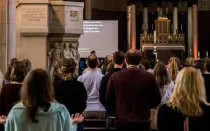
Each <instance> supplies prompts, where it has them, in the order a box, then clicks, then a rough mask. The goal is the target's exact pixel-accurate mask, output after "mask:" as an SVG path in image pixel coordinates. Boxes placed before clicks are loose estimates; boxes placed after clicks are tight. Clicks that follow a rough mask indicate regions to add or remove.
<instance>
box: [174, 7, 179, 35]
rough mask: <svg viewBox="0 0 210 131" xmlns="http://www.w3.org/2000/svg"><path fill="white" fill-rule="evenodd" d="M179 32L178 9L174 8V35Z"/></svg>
mask: <svg viewBox="0 0 210 131" xmlns="http://www.w3.org/2000/svg"><path fill="white" fill-rule="evenodd" d="M177 30H178V8H177V7H174V8H173V34H174V35H175V34H176V32H177Z"/></svg>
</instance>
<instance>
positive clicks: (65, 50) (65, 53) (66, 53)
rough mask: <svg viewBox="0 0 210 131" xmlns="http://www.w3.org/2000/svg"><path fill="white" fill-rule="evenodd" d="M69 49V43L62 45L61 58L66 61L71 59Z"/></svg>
mask: <svg viewBox="0 0 210 131" xmlns="http://www.w3.org/2000/svg"><path fill="white" fill-rule="evenodd" d="M71 54H72V53H71V47H70V44H69V43H64V48H63V57H64V58H66V59H69V58H72V55H71Z"/></svg>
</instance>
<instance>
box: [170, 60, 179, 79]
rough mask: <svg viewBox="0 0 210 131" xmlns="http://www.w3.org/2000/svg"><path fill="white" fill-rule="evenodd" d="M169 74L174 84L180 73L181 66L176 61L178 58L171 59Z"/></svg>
mask: <svg viewBox="0 0 210 131" xmlns="http://www.w3.org/2000/svg"><path fill="white" fill-rule="evenodd" d="M168 72H169V76H170V78H171V80H172V81H173V82H174V81H175V79H176V76H177V75H178V73H179V66H178V63H177V60H176V57H172V58H170V61H169V65H168Z"/></svg>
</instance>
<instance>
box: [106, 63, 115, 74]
mask: <svg viewBox="0 0 210 131" xmlns="http://www.w3.org/2000/svg"><path fill="white" fill-rule="evenodd" d="M113 70H114V63H109V65H108V66H107V69H106V73H109V72H112V71H113Z"/></svg>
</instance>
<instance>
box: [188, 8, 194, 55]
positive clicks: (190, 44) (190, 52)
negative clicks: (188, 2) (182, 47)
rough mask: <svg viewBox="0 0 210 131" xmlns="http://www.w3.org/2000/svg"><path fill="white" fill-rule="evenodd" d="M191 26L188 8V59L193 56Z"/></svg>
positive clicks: (190, 12) (190, 9) (190, 13)
mask: <svg viewBox="0 0 210 131" xmlns="http://www.w3.org/2000/svg"><path fill="white" fill-rule="evenodd" d="M192 33H193V25H192V7H188V57H190V56H193V54H192V50H193V34H192Z"/></svg>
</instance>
